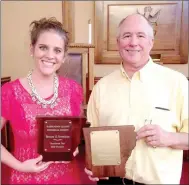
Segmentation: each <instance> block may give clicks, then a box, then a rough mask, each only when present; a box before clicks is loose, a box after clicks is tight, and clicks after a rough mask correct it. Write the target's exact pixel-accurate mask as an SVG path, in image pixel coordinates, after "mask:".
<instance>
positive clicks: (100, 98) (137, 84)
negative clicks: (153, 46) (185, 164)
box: [87, 58, 188, 184]
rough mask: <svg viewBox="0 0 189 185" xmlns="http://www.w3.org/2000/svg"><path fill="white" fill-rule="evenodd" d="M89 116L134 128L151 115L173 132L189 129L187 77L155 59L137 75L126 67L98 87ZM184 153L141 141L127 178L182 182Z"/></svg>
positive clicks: (99, 121) (95, 120) (92, 119)
mask: <svg viewBox="0 0 189 185" xmlns="http://www.w3.org/2000/svg"><path fill="white" fill-rule="evenodd" d="M156 107H160V108H164V109H167V110H162V109H157V108H156ZM87 119H88V121H89V122H91V126H92V127H97V126H112V125H134V126H135V131H137V130H139V129H140V128H141V127H142V126H144V125H145V124H146V122H145V120H146V119H147V120H152V124H157V125H160V126H161V128H163V129H164V130H166V131H168V132H187V133H188V80H187V79H186V77H185V76H184V75H182V74H181V73H179V72H176V71H174V70H171V69H169V68H166V67H164V66H161V65H158V64H155V63H154V62H153V61H152V59H151V58H150V59H149V62H148V63H147V64H146V65H145V66H144V67H143V68H142V69H141V70H140V71H138V72H136V73H135V74H134V75H133V77H132V79H129V78H128V76H127V74H126V73H125V71H124V69H123V66H122V65H121V66H120V69H118V70H116V71H114V72H113V73H111V74H109V75H107V76H105V77H103V78H102V79H101V80H99V81H98V83H97V84H96V85H95V86H94V88H93V91H92V93H91V96H90V99H89V102H88V107H87ZM110 144H112V143H110ZM182 157H183V151H182V150H178V149H172V148H168V147H157V148H153V147H150V146H148V145H147V144H146V142H145V141H144V139H141V140H139V141H137V143H136V147H135V148H134V150H133V151H132V153H131V156H130V157H129V159H128V161H127V162H126V165H125V169H126V175H125V177H126V178H128V179H132V180H133V181H136V182H140V183H144V184H172V183H173V184H179V183H180V177H181V172H182Z"/></svg>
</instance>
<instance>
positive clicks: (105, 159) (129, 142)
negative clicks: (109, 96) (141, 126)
mask: <svg viewBox="0 0 189 185" xmlns="http://www.w3.org/2000/svg"><path fill="white" fill-rule="evenodd" d="M134 129H135V128H134V126H133V125H123V126H103V127H89V128H83V133H84V139H85V155H86V156H85V160H86V168H87V169H89V170H91V171H92V172H93V175H94V176H95V177H125V164H126V162H127V160H128V158H129V156H130V155H131V152H132V150H133V149H134V147H135V146H136V132H135V131H134ZM98 132H99V134H98ZM93 134H95V135H97V136H98V137H96V139H95V137H94V136H92V135H93ZM118 137H119V138H118ZM95 140H96V141H95ZM106 141H107V143H106ZM108 141H109V143H108ZM118 141H119V145H120V146H119V147H118V146H117V142H118ZM94 143H96V146H95V144H94ZM99 145H100V146H99ZM103 145H104V146H103ZM100 147H101V148H102V150H101V151H100ZM103 150H104V152H103ZM105 150H108V152H110V153H109V154H108V153H107V151H105ZM116 150H120V151H116ZM118 154H119V155H120V156H118ZM96 158H97V159H96ZM111 160H112V161H111ZM101 162H102V163H101Z"/></svg>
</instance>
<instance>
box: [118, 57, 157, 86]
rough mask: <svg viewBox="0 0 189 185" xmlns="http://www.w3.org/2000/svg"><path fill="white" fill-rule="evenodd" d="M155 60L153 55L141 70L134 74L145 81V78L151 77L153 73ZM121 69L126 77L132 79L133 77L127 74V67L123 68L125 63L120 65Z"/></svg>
mask: <svg viewBox="0 0 189 185" xmlns="http://www.w3.org/2000/svg"><path fill="white" fill-rule="evenodd" d="M153 64H154V62H153V60H152V58H151V57H149V60H148V63H147V64H146V65H145V66H144V67H143V68H142V69H140V70H139V71H137V72H136V73H135V74H134V75H135V76H136V77H138V79H139V80H140V81H141V82H144V81H145V80H147V79H149V78H150V76H151V73H152V68H153ZM120 70H121V74H122V75H123V76H124V77H126V78H127V79H128V80H130V81H131V79H130V78H129V76H128V75H127V73H126V72H125V69H124V68H123V63H121V65H120Z"/></svg>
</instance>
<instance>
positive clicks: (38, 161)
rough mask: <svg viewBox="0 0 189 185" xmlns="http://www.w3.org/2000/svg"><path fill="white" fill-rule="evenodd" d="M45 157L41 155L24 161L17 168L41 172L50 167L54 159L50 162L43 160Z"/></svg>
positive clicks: (22, 170)
mask: <svg viewBox="0 0 189 185" xmlns="http://www.w3.org/2000/svg"><path fill="white" fill-rule="evenodd" d="M42 159H43V157H42V156H41V155H40V156H39V157H37V158H35V159H29V160H26V161H24V162H22V163H21V164H20V166H19V168H18V169H17V170H18V171H20V172H37V173H38V172H41V171H43V170H45V169H47V168H48V166H49V165H50V164H52V163H53V161H50V162H42Z"/></svg>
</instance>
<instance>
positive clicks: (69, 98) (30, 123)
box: [1, 77, 83, 184]
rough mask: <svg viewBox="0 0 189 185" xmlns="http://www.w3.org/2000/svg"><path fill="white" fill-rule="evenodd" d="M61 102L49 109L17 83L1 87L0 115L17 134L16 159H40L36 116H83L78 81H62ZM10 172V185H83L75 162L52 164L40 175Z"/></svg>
mask: <svg viewBox="0 0 189 185" xmlns="http://www.w3.org/2000/svg"><path fill="white" fill-rule="evenodd" d="M52 96H53V95H52ZM52 96H51V97H52ZM51 97H49V98H51ZM49 98H47V99H49ZM58 98H59V102H58V105H57V106H55V107H54V108H53V109H51V108H50V107H47V108H42V106H41V105H39V104H37V103H36V102H34V101H32V98H31V95H30V94H29V93H28V91H26V89H25V88H24V87H23V86H22V84H21V83H20V81H19V80H18V79H17V80H15V81H12V82H8V83H6V84H4V85H3V86H2V88H1V99H2V102H1V104H2V105H1V109H2V114H1V115H2V117H4V118H5V119H6V120H9V121H10V124H11V127H12V131H13V134H14V151H13V155H14V156H15V158H17V159H18V160H19V161H25V160H27V159H33V158H36V157H38V156H39V154H38V153H37V133H38V130H37V123H36V119H35V118H36V116H37V115H64V116H79V115H80V113H81V105H82V100H83V94H82V88H81V86H80V85H78V84H77V83H76V82H75V81H73V80H70V79H66V78H62V77H59V88H58ZM9 170H10V176H9V182H8V183H11V184H80V176H79V168H78V165H77V161H76V160H73V161H72V162H70V163H67V164H63V163H61V164H55V163H53V164H51V165H50V166H49V167H48V168H47V169H46V170H44V171H42V172H40V173H22V172H19V171H16V170H13V169H9ZM80 170H83V169H80ZM5 174H8V173H5Z"/></svg>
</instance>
